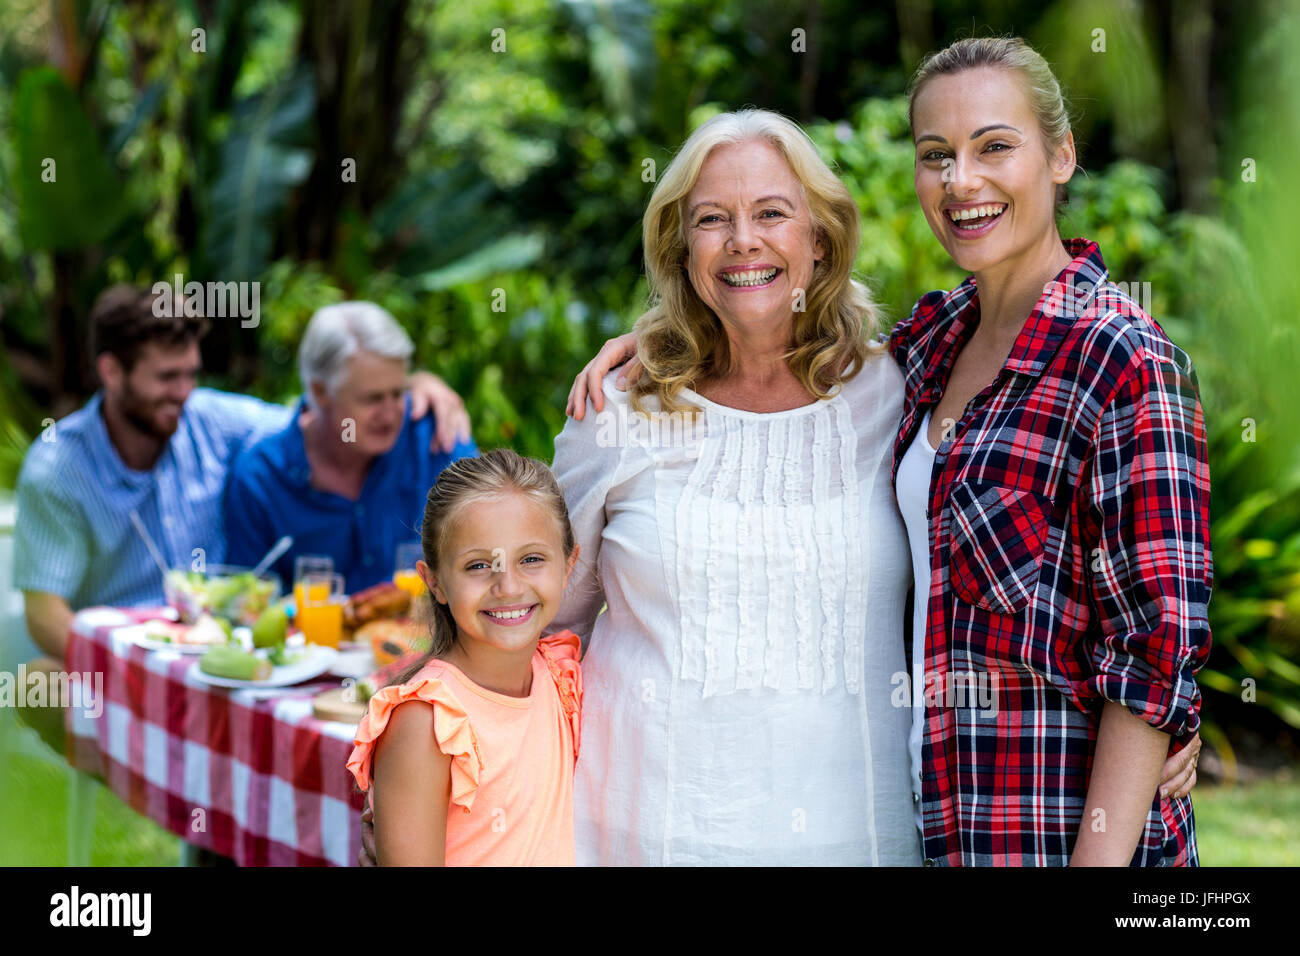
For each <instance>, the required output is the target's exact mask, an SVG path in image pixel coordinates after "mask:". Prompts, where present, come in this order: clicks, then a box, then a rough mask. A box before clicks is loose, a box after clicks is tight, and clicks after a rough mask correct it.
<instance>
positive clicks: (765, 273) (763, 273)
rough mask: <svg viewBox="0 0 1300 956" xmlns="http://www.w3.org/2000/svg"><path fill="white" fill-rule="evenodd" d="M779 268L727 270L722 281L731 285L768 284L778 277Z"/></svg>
mask: <svg viewBox="0 0 1300 956" xmlns="http://www.w3.org/2000/svg"><path fill="white" fill-rule="evenodd" d="M778 271H779V270H777V269H751V270H750V271H748V272H725V273H723V275H722V281H723V282H725V283H727V285H731V286H747V285H766V284H767V283H769V282H771V281H772V280H773V279H774V278H776V274H777V272H778Z"/></svg>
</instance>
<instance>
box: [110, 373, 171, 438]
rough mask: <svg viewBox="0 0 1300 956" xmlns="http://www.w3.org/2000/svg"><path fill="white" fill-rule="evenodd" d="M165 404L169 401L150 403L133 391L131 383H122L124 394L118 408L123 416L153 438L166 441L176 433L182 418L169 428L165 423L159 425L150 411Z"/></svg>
mask: <svg viewBox="0 0 1300 956" xmlns="http://www.w3.org/2000/svg"><path fill="white" fill-rule="evenodd" d="M165 404H168V403H166V402H155V403H154V404H153V405H150V404H149V403H148V402H146V401H144V400H143V399H142V398H140V396H139V395H138V394H136V393H135V392H134V391H132V389H131V386H130V385H128V384H127V383H125V382H123V383H122V396H121V399H120V404H119V408H118V410H119V411H120V412H121V413H122V417H123V418H125V419H126V420H127V421H128V422H130V423H131V425H132V426H133V427H134V428H136V429H137V430H138V431H141V432H143V433H144V434H146V435H149V436H151V437H153V438H157V439H159V440H160V441H166V440H167V439H169V438H171V437H172V435H174V434H175V433H176V428H177V427H178V426H179V424H180V419H179V418H178V419H177V422H176V425H173V426H171V427H170V428H168V427H166V426H164V425H159V424H158V422H157V419H155V418H153V417H151V416H150V415H149V412H150V411H151V410H152V409H155V408H159V407H161V406H162V405H165Z"/></svg>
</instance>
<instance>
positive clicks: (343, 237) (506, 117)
mask: <svg viewBox="0 0 1300 956" xmlns="http://www.w3.org/2000/svg"><path fill="white" fill-rule="evenodd" d="M988 34H1017V35H1021V36H1024V37H1026V38H1027V39H1028V40H1029V41H1030V42H1031V43H1032V44H1033V45H1034V46H1035V47H1036V48H1037V49H1038V50H1039V51H1040V52H1042V53H1043V54H1044V55H1045V56H1046V57H1047V59H1048V60H1049V62H1051V63H1052V65H1053V67H1054V68H1055V69H1056V71H1057V74H1058V76H1059V77H1060V79H1061V81H1062V83H1063V85H1064V87H1065V88H1066V92H1067V95H1068V96H1069V98H1070V100H1071V102H1072V104H1073V112H1074V116H1075V121H1076V122H1075V136H1076V141H1077V142H1078V144H1079V147H1080V162H1081V165H1082V167H1083V168H1082V170H1081V171H1080V173H1079V174H1077V175H1076V177H1075V179H1074V181H1073V182H1072V183H1071V185H1070V197H1071V198H1070V202H1069V204H1068V206H1067V208H1066V209H1065V211H1064V213H1063V216H1062V225H1061V229H1062V232H1063V234H1065V235H1067V236H1087V237H1089V238H1092V239H1095V240H1097V241H1098V242H1099V243H1100V244H1101V248H1102V252H1103V254H1104V256H1105V258H1106V261H1107V264H1108V265H1109V267H1110V269H1111V274H1112V277H1113V278H1114V279H1115V280H1116V281H1121V282H1128V283H1136V284H1138V285H1137V290H1138V291H1135V292H1134V295H1135V297H1136V298H1138V300H1139V302H1141V303H1142V304H1144V305H1147V306H1148V310H1149V311H1150V312H1151V313H1152V314H1153V315H1154V317H1155V318H1156V319H1157V321H1158V322H1159V323H1160V324H1161V325H1162V326H1163V327H1164V329H1165V330H1166V331H1167V332H1168V333H1169V335H1170V337H1171V338H1172V339H1173V340H1174V341H1175V342H1177V343H1178V344H1179V345H1181V346H1182V347H1183V348H1184V349H1186V350H1187V351H1188V352H1189V353H1190V354H1191V356H1192V358H1193V360H1194V361H1195V362H1196V364H1197V367H1198V371H1199V375H1200V384H1201V389H1202V401H1203V404H1204V407H1205V411H1206V418H1207V423H1208V426H1209V432H1210V443H1211V449H1210V450H1211V475H1212V482H1213V502H1212V513H1213V528H1212V540H1213V557H1214V564H1215V572H1216V576H1215V588H1214V596H1213V600H1212V602H1211V605H1210V614H1211V620H1212V626H1213V635H1214V649H1213V654H1212V657H1211V660H1210V664H1209V666H1208V667H1207V668H1206V670H1204V671H1203V672H1202V673H1201V675H1200V679H1201V682H1202V686H1203V689H1204V694H1205V701H1204V706H1203V710H1202V716H1203V720H1204V723H1203V727H1202V734H1203V737H1204V739H1205V742H1206V745H1207V754H1206V757H1205V758H1203V759H1202V761H1201V770H1202V775H1201V783H1200V784H1199V786H1198V788H1197V789H1196V791H1195V793H1194V795H1193V796H1194V801H1195V805H1196V812H1197V817H1198V822H1199V823H1200V827H1199V833H1198V836H1199V840H1200V846H1201V859H1202V862H1203V863H1205V864H1207V865H1225V864H1266V863H1285V864H1296V863H1300V841H1297V840H1296V838H1295V837H1294V835H1293V833H1292V832H1291V829H1290V827H1289V826H1288V825H1287V824H1288V823H1290V822H1291V821H1294V820H1296V819H1300V775H1297V773H1296V770H1295V767H1296V758H1297V753H1298V748H1297V742H1298V741H1300V665H1298V664H1297V661H1298V660H1300V426H1297V421H1296V415H1297V409H1300V371H1298V369H1300V305H1298V304H1300V192H1297V191H1296V190H1295V189H1293V188H1291V186H1292V182H1293V177H1294V169H1295V157H1296V156H1297V155H1300V4H1297V2H1295V0H1259V2H1250V3H1246V2H1231V0H1181V2H1180V0H1160V2H1151V3H1138V2H1135V0H1087V2H1084V0H1055V2H1048V3H1046V4H1044V3H1043V2H1041V0H1036V2H1030V0H982V2H957V0H921V2H908V0H897V2H890V3H874V4H864V3H861V2H858V0H797V2H776V0H719V2H702V0H655V2H648V0H474V2H438V0H373V2H355V3H350V2H341V0H340V2H333V3H325V2H308V0H299V2H293V0H178V2H149V0H131V2H116V3H106V2H95V0H6V3H5V4H3V5H2V6H0V331H2V334H3V338H4V350H3V355H2V356H0V568H2V567H4V559H3V555H4V554H6V553H7V552H6V551H5V550H4V549H6V548H7V547H8V541H7V538H6V536H7V534H8V530H7V528H8V527H11V525H12V519H13V515H12V505H11V504H9V503H8V495H9V493H10V491H11V490H12V488H13V484H14V481H15V478H16V476H17V472H18V469H19V467H20V465H21V462H22V458H23V455H24V453H25V451H26V448H27V446H28V445H29V444H30V443H31V441H32V440H33V439H34V438H35V437H36V436H37V434H38V432H39V431H40V429H41V428H42V427H43V422H45V421H46V420H47V419H58V418H59V417H61V416H62V415H65V414H67V413H68V412H70V411H72V410H74V409H75V408H77V407H78V406H79V405H80V404H81V403H82V402H84V401H85V399H86V398H87V397H88V396H89V395H90V394H91V393H92V392H93V391H94V388H95V382H94V380H93V377H92V373H91V369H90V362H89V358H88V355H87V351H86V319H87V315H88V312H89V306H90V304H91V302H92V301H93V300H94V298H95V296H96V295H97V294H98V293H99V292H100V291H101V290H102V289H104V288H105V287H106V286H107V285H109V284H110V283H112V282H115V281H122V280H125V281H131V282H135V283H137V284H141V285H146V286H148V285H152V284H153V283H154V282H155V281H158V280H170V279H171V277H172V276H173V275H174V274H176V273H181V274H183V275H185V276H186V277H195V278H198V279H200V280H212V281H222V282H226V281H258V282H260V283H261V321H260V324H259V325H258V326H257V327H256V328H242V327H241V325H240V323H239V321H238V320H237V319H229V320H224V321H223V320H218V321H216V322H214V328H213V331H212V333H211V334H210V335H209V336H208V338H207V340H206V342H205V344H204V363H205V370H206V374H205V384H210V385H214V386H217V387H221V388H228V389H232V390H236V391H246V392H250V393H253V394H257V395H260V396H263V397H266V398H269V399H272V400H277V401H282V400H289V399H290V398H292V397H293V396H295V395H296V394H297V392H298V382H297V376H296V371H295V365H294V356H295V349H296V345H297V342H298V340H299V337H300V335H301V333H302V331H303V329H304V327H305V326H306V323H307V320H308V318H309V317H310V316H311V314H312V312H313V311H314V310H315V309H316V308H318V307H320V306H322V305H325V304H327V303H330V302H336V301H341V300H344V299H349V298H356V299H370V300H374V301H376V302H379V303H380V304H382V305H383V306H384V307H385V308H387V309H388V310H389V311H390V312H392V313H393V314H394V315H395V316H396V317H397V318H398V319H399V321H401V322H402V323H403V325H404V326H405V327H406V328H407V329H408V331H409V332H410V333H411V335H412V338H413V339H414V340H415V342H416V343H417V348H418V353H417V364H418V365H420V366H422V367H425V368H429V369H432V370H433V371H435V372H437V373H438V374H440V375H441V376H442V377H443V378H445V379H446V380H447V381H448V382H449V383H450V384H451V385H452V386H453V387H454V388H456V389H457V390H458V391H459V392H460V393H461V394H462V395H463V396H464V398H465V400H466V403H467V405H468V407H469V410H470V414H471V417H472V419H473V422H474V436H475V438H476V440H477V442H478V444H479V446H480V447H481V448H484V449H486V448H491V447H496V446H501V445H509V446H512V447H514V448H516V449H517V450H519V451H520V452H523V453H526V454H530V455H534V456H537V457H540V458H543V459H545V460H548V461H549V460H550V458H551V456H552V453H553V447H552V440H553V438H554V436H555V435H556V434H557V433H558V432H559V431H560V429H561V428H562V427H563V420H564V405H565V398H566V395H567V392H568V389H569V385H570V383H571V382H572V379H573V376H574V374H575V373H576V372H577V371H578V370H579V369H580V368H581V366H582V365H583V364H584V363H585V362H586V361H587V360H588V359H589V358H590V357H591V356H592V355H593V354H594V353H595V351H596V349H597V348H598V347H599V345H600V344H601V343H602V342H603V341H604V340H605V339H606V338H608V337H610V336H613V335H615V334H618V333H620V332H623V331H626V330H627V329H628V328H629V327H630V326H631V323H632V321H633V320H634V319H635V317H636V316H637V315H638V314H639V312H640V309H641V306H642V305H643V303H644V300H645V285H644V280H643V277H642V263H641V249H640V229H641V213H642V210H643V208H644V205H645V203H646V200H647V199H648V197H649V195H650V192H651V190H652V189H653V186H654V181H653V177H654V173H655V171H656V170H662V169H663V167H664V165H665V164H666V162H667V161H668V160H669V158H670V157H671V155H672V152H673V150H674V149H675V148H676V147H677V146H678V145H679V144H680V143H681V142H682V140H683V139H684V138H685V136H686V134H687V133H688V132H689V131H690V130H691V129H692V128H693V127H694V126H695V125H696V124H697V123H699V122H700V121H702V120H703V119H705V118H707V117H708V116H710V115H712V114H713V113H715V112H718V111H722V110H728V109H734V108H738V107H741V106H745V105H757V106H763V107H768V108H771V109H776V110H779V111H781V112H783V113H785V114H787V115H789V116H791V117H793V118H795V119H796V120H798V121H800V122H801V123H804V124H805V125H806V127H807V128H808V130H809V131H810V133H811V134H812V136H813V138H814V139H815V140H816V142H817V143H818V144H819V145H820V146H821V147H822V149H823V150H824V151H825V154H826V156H827V158H828V159H830V160H831V161H832V162H833V163H834V165H835V167H836V169H837V171H838V172H839V173H840V175H841V176H842V177H843V179H844V181H845V182H846V183H847V184H848V186H849V188H850V189H851V190H852V192H853V194H854V196H855V197H856V198H857V200H858V202H859V205H860V208H861V211H862V215H863V223H864V242H863V245H862V251H861V256H860V258H859V261H858V267H859V271H860V274H861V276H862V277H863V278H864V279H865V280H866V281H867V282H868V283H869V284H870V285H871V286H872V288H873V289H874V291H875V293H876V295H877V297H878V298H879V300H880V301H881V302H883V303H884V304H885V306H886V308H887V315H888V318H887V322H893V321H895V320H897V319H899V318H900V317H905V316H906V315H907V313H908V311H909V309H910V307H911V304H912V303H913V302H914V301H915V300H916V299H917V298H918V296H920V295H921V294H922V293H924V292H926V291H929V290H931V289H938V288H951V287H952V286H953V285H954V284H956V283H958V282H960V281H961V279H962V278H963V276H962V275H961V274H960V273H959V272H958V271H957V270H956V269H955V267H954V266H953V265H952V263H951V262H950V261H949V260H948V259H947V257H946V256H945V254H944V253H943V250H942V248H941V247H940V246H939V244H938V242H937V241H936V240H935V239H934V238H933V236H932V235H931V233H930V231H929V228H928V227H927V225H926V223H925V220H924V218H923V217H922V215H921V213H920V211H919V209H918V208H917V206H916V201H915V197H914V194H913V192H912V162H913V160H912V156H913V149H912V146H911V141H910V138H909V135H908V129H907V120H906V108H905V101H904V99H903V96H902V94H903V91H904V89H905V86H906V83H907V80H908V77H909V75H910V73H911V71H912V70H913V68H914V67H915V66H916V64H917V62H918V60H919V58H920V57H921V56H922V55H923V54H924V53H925V52H927V51H929V50H932V49H936V48H938V47H940V46H943V45H944V44H946V43H948V42H951V41H952V40H954V39H957V38H960V37H963V36H971V35H988ZM47 158H54V159H55V160H56V162H57V170H58V176H57V180H56V182H53V183H49V182H42V176H41V173H42V169H43V166H42V163H43V161H44V160H45V159H47ZM349 169H351V170H353V171H354V175H353V176H349V174H348V173H349ZM494 306H496V308H494ZM9 582H10V576H9V574H8V573H6V574H5V575H4V580H3V581H0V594H2V595H3V603H2V605H0V615H2V616H3V623H4V626H5V627H6V628H7V629H8V632H9V633H7V634H6V635H5V637H6V639H7V643H6V645H5V646H6V648H8V650H7V653H8V654H9V656H10V657H11V658H12V657H14V656H15V655H17V654H18V651H17V650H15V648H18V649H20V648H22V647H24V646H25V645H23V644H22V643H21V638H20V637H19V636H17V635H16V631H17V629H19V628H20V627H21V599H20V597H19V596H18V595H16V594H14V593H13V592H12V589H11V588H10V583H9ZM0 663H3V664H4V666H5V667H9V668H12V667H13V666H15V664H16V661H15V660H8V661H0ZM0 722H4V723H5V724H6V726H4V727H0V733H11V734H13V735H14V739H16V740H18V744H17V745H16V746H15V747H14V748H13V749H12V750H11V751H10V752H11V756H10V757H9V759H8V760H7V761H6V762H5V765H4V766H2V767H0V808H2V809H0V864H50V863H54V864H57V863H60V862H63V861H64V860H65V859H66V858H67V854H68V851H69V843H70V842H71V843H72V844H78V843H81V842H84V841H86V840H89V853H90V856H89V861H90V862H94V863H96V864H109V863H119V864H135V863H142V864H148V863H171V862H173V861H174V859H175V854H176V847H177V841H176V839H175V838H174V837H172V836H171V835H170V834H168V833H166V832H165V831H163V830H161V829H160V828H158V827H156V826H154V825H153V824H152V823H150V822H148V821H146V820H144V819H143V818H141V817H138V816H136V815H135V814H133V813H132V812H131V811H130V810H128V809H126V808H125V807H124V806H123V805H122V804H120V803H119V802H117V800H116V798H114V797H112V796H111V795H109V794H107V793H105V792H102V791H100V796H99V798H98V806H99V810H98V813H97V814H95V815H93V816H91V817H90V819H91V821H92V822H91V823H90V824H89V827H90V829H89V831H87V832H82V831H83V830H85V826H86V825H84V824H83V823H79V822H78V820H77V819H75V817H77V816H78V815H85V813H86V807H87V805H88V801H89V800H90V799H93V793H94V791H93V790H91V791H87V790H86V788H85V786H84V784H81V785H74V781H73V780H72V778H70V776H69V773H70V772H69V771H68V770H67V768H66V765H61V764H60V760H61V758H60V756H59V755H56V754H51V753H50V752H49V751H48V750H45V749H43V745H41V744H40V743H39V742H38V741H36V740H35V738H34V736H31V735H29V734H27V733H26V732H25V731H22V732H20V731H17V730H15V729H14V728H13V726H12V717H11V714H10V713H8V712H5V713H0ZM70 808H73V809H70ZM70 813H71V814H72V818H70V816H69V814H70ZM74 831H75V832H74Z"/></svg>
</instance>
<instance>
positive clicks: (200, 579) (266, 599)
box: [163, 567, 280, 625]
mask: <svg viewBox="0 0 1300 956" xmlns="http://www.w3.org/2000/svg"><path fill="white" fill-rule="evenodd" d="M163 592H164V594H165V595H166V597H167V603H168V604H169V605H170V606H171V607H174V608H175V609H176V610H177V612H179V614H180V616H181V620H182V621H183V622H185V623H191V622H194V621H197V620H198V619H199V617H200V616H201V615H203V614H211V615H213V616H215V617H224V618H228V619H229V620H232V621H235V622H237V623H239V624H245V625H251V624H252V623H253V622H254V621H255V620H257V616H258V615H259V614H261V613H262V612H263V611H264V610H266V608H267V607H269V606H270V604H271V602H272V601H274V600H275V599H276V598H277V597H279V595H280V582H279V580H278V579H277V578H275V577H263V578H258V577H254V576H253V572H252V571H250V570H244V569H239V568H222V567H213V568H211V569H209V570H208V571H185V570H180V569H173V570H171V571H168V572H167V574H166V575H164V576H163Z"/></svg>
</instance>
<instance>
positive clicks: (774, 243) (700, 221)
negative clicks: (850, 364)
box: [683, 140, 825, 329]
mask: <svg viewBox="0 0 1300 956" xmlns="http://www.w3.org/2000/svg"><path fill="white" fill-rule="evenodd" d="M683 222H684V223H685V227H686V238H687V247H688V251H687V257H686V266H687V271H688V274H689V276H690V280H691V285H692V286H693V287H694V289H695V291H696V293H698V294H699V296H700V298H701V299H703V300H704V302H705V304H706V305H708V306H709V308H711V309H712V310H713V311H714V313H715V314H716V315H717V316H718V318H719V319H721V321H722V323H723V325H724V327H726V326H730V327H733V328H737V329H753V328H758V327H762V326H768V327H772V328H777V327H779V326H780V325H781V324H788V323H789V322H790V321H791V319H792V317H793V314H794V312H793V306H794V303H795V297H796V295H797V293H798V290H804V291H805V292H806V291H807V289H808V286H809V284H810V283H811V282H812V276H813V267H814V263H815V262H816V261H817V260H819V259H821V258H822V257H823V256H824V255H825V252H824V249H823V245H822V243H821V241H820V239H819V238H818V237H817V236H816V235H815V231H814V228H813V223H812V216H811V213H810V212H809V209H808V203H807V200H806V199H805V197H804V190H803V187H802V186H801V185H800V183H799V180H798V178H797V177H796V176H795V175H794V172H793V170H791V169H790V164H789V163H787V162H786V161H785V158H784V157H783V156H782V155H781V153H780V152H779V151H778V150H777V149H776V148H775V147H774V146H772V145H771V144H770V143H768V142H766V141H764V140H753V141H749V142H744V143H739V144H735V145H727V146H719V147H717V148H716V149H714V150H713V151H712V152H711V153H709V156H708V158H707V159H706V160H705V161H704V165H703V166H702V167H701V169H700V175H699V178H698V179H697V180H696V182H695V186H694V188H693V189H692V190H691V191H690V193H689V194H688V195H687V197H686V200H685V211H684V219H683Z"/></svg>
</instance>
